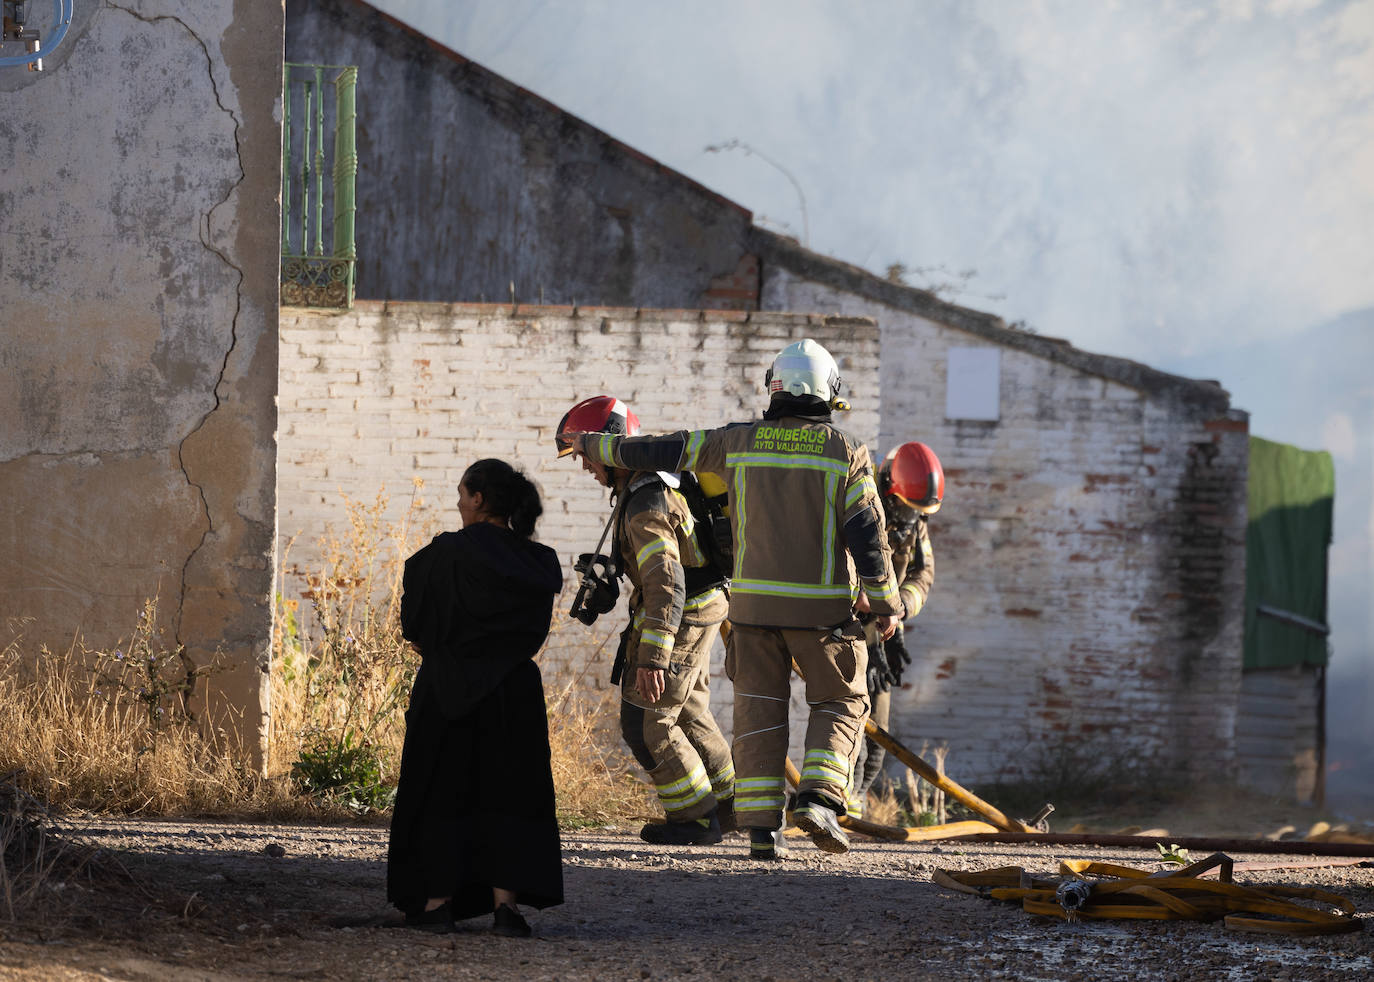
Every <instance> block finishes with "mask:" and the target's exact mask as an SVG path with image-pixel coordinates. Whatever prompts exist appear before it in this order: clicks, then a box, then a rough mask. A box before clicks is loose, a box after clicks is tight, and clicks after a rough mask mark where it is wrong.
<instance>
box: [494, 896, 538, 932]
mask: <svg viewBox="0 0 1374 982" xmlns="http://www.w3.org/2000/svg"><path fill="white" fill-rule="evenodd" d="M491 930H492V933H493V934H499V935H501V936H502V937H503V938H528V937H529V936H530V924H529V921H527V920H525V919H524V918H523V917H521V916H520V911H518V910H516V909H515V908H514V907H512V906H511V905H510V904H502V905H501V906H500V907H497V908H496V918H495V921H494V922H493V924H492V926H491Z"/></svg>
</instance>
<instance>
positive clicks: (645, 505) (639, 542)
mask: <svg viewBox="0 0 1374 982" xmlns="http://www.w3.org/2000/svg"><path fill="white" fill-rule="evenodd" d="M624 495H625V501H624V504H623V505H622V506H621V508H620V516H619V518H618V519H617V521H616V529H615V543H616V549H617V550H618V551H619V553H620V567H621V569H623V570H624V571H625V575H626V577H627V578H628V579H629V581H630V585H631V587H632V588H633V589H632V590H631V592H630V626H631V628H632V629H633V630H635V631H637V632H639V648H638V649H637V652H636V658H635V667H636V668H649V669H657V668H661V669H665V670H666V669H667V668H668V665H669V662H670V661H671V656H672V653H673V641H674V638H675V637H676V635H677V632H678V628H679V627H681V626H682V625H683V624H688V625H703V624H718V623H720V622H721V621H723V620H725V613H726V607H727V604H726V600H725V594H724V592H723V591H722V590H720V589H719V588H717V587H712V588H711V589H708V590H703V591H701V592H699V593H697V594H696V595H688V593H687V577H686V573H685V571H684V567H687V566H701V565H703V564H704V563H705V562H706V556H705V554H703V553H702V551H701V548H700V546H699V544H698V542H697V537H696V528H695V524H696V523H695V521H694V520H693V518H692V511H691V509H690V508H689V507H688V506H687V502H686V500H685V499H684V498H683V497H682V495H680V494H678V492H677V491H675V490H673V489H672V488H669V487H668V486H667V485H666V484H664V483H663V481H662V480H661V479H660V478H659V476H658V475H657V474H655V473H652V472H651V473H635V474H632V475H631V476H630V480H629V482H628V483H627V484H626V485H625V491H624Z"/></svg>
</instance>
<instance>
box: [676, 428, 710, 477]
mask: <svg viewBox="0 0 1374 982" xmlns="http://www.w3.org/2000/svg"><path fill="white" fill-rule="evenodd" d="M705 442H706V431H705V430H693V431H692V432H691V433H689V434H687V446H686V448H684V450H683V451H682V467H681V469H682V470H684V471H694V470H696V469H697V457H698V456H699V455H700V454H701V445H702V444H703V443H705Z"/></svg>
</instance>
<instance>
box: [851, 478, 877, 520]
mask: <svg viewBox="0 0 1374 982" xmlns="http://www.w3.org/2000/svg"><path fill="white" fill-rule="evenodd" d="M866 494H872V495H873V497H875V498H876V497H878V487H877V485H875V484H874V483H873V478H871V477H869V476H868V475H867V474H865V475H864V476H863V477H862V478H860V479H859V481H858V483H856V484H851V485H850V486H849V490H848V491H847V492H846V493H845V496H844V508H845V511H848V510H849V509H851V508H853V507H854V506H855V505H857V504H858V503H859V502H860V501H862V500H863V499H864V495H866Z"/></svg>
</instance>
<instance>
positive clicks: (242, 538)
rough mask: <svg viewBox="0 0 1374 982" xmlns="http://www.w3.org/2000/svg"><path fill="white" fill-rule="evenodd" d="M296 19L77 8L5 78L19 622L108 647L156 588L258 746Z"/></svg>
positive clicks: (7, 476) (249, 741) (9, 454)
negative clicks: (28, 61)
mask: <svg viewBox="0 0 1374 982" xmlns="http://www.w3.org/2000/svg"><path fill="white" fill-rule="evenodd" d="M283 30H284V11H283V7H282V4H281V3H280V2H277V3H271V2H268V3H263V2H253V0H237V2H236V0H201V2H199V3H196V4H194V5H190V4H176V3H170V2H167V3H154V2H128V3H105V4H95V3H89V2H78V4H77V15H76V18H75V21H74V23H73V27H72V30H71V32H70V33H69V34H68V36H67V39H66V41H65V42H64V43H63V45H62V46H61V48H60V49H58V50H57V51H56V52H55V53H54V55H53V56H51V57H49V58H48V59H47V67H48V70H47V71H46V72H43V73H41V74H37V73H28V72H24V71H23V70H22V69H13V68H10V69H0V105H3V107H4V111H3V113H0V216H2V217H3V224H0V366H3V376H0V378H3V382H0V417H2V418H4V419H5V420H6V423H5V426H4V427H3V429H2V430H0V496H3V500H4V501H5V505H6V507H5V519H4V522H3V524H2V525H0V612H3V613H4V615H5V616H7V617H15V616H18V617H26V618H32V621H31V623H30V624H29V625H28V626H27V628H26V629H25V636H26V647H29V648H35V647H36V646H37V645H38V644H40V643H44V644H47V645H49V646H50V647H53V648H55V649H58V650H63V649H66V648H67V647H68V646H69V645H70V644H71V642H72V639H73V637H74V636H76V635H80V636H81V637H82V639H83V640H84V641H85V642H86V643H87V644H89V645H92V646H109V645H113V644H114V643H115V642H116V641H117V640H118V639H119V638H121V637H127V636H128V634H129V633H130V631H131V630H132V629H133V627H134V626H135V624H136V615H137V612H138V611H139V609H140V607H141V606H142V604H143V602H144V600H145V599H149V598H157V600H158V604H159V614H160V620H161V622H162V625H163V626H164V628H165V629H166V633H167V636H168V637H169V639H171V638H174V639H175V641H177V642H179V643H181V644H184V645H185V646H186V648H187V651H188V654H189V656H190V657H191V659H193V660H194V661H195V662H196V663H198V664H203V663H205V662H206V661H207V660H209V659H210V658H211V657H212V656H213V655H214V653H215V652H216V651H220V652H222V653H223V655H222V658H223V663H224V665H225V666H227V667H226V668H225V670H224V671H221V672H218V673H216V674H214V675H213V676H212V679H211V689H210V691H209V692H201V693H198V695H197V700H196V706H197V708H198V709H202V710H203V709H205V707H206V706H207V700H208V708H209V712H210V715H212V716H214V717H218V718H223V717H221V711H223V710H225V709H226V708H228V707H233V708H234V713H233V716H234V717H235V719H236V723H235V727H234V728H236V729H238V730H239V731H240V732H241V733H242V735H243V736H244V737H245V738H246V746H247V748H248V750H249V753H250V757H252V758H257V759H260V757H261V753H262V750H263V747H264V743H263V736H264V734H265V727H266V720H267V708H268V707H267V703H266V698H267V696H266V694H267V686H266V685H265V684H264V682H265V680H266V674H265V671H266V667H267V661H268V655H269V652H270V643H269V642H270V630H271V616H270V613H271V605H270V601H271V596H272V576H273V567H274V562H273V557H274V552H273V550H274V540H275V535H274V532H275V517H276V512H275V483H276V464H275V446H276V444H275V428H276V408H275V395H276V373H277V338H276V329H277V275H278V274H277V256H278V252H277V244H276V243H277V239H278V233H279V228H278V210H277V209H278V202H277V198H278V194H279V188H280V159H281V158H280V153H281V143H280V129H279V122H278V114H279V112H280V108H279V102H280V91H281V72H282V44H283V40H282V39H283ZM6 640H8V638H7V639H6ZM240 713H241V716H240V715H239V714H240Z"/></svg>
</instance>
